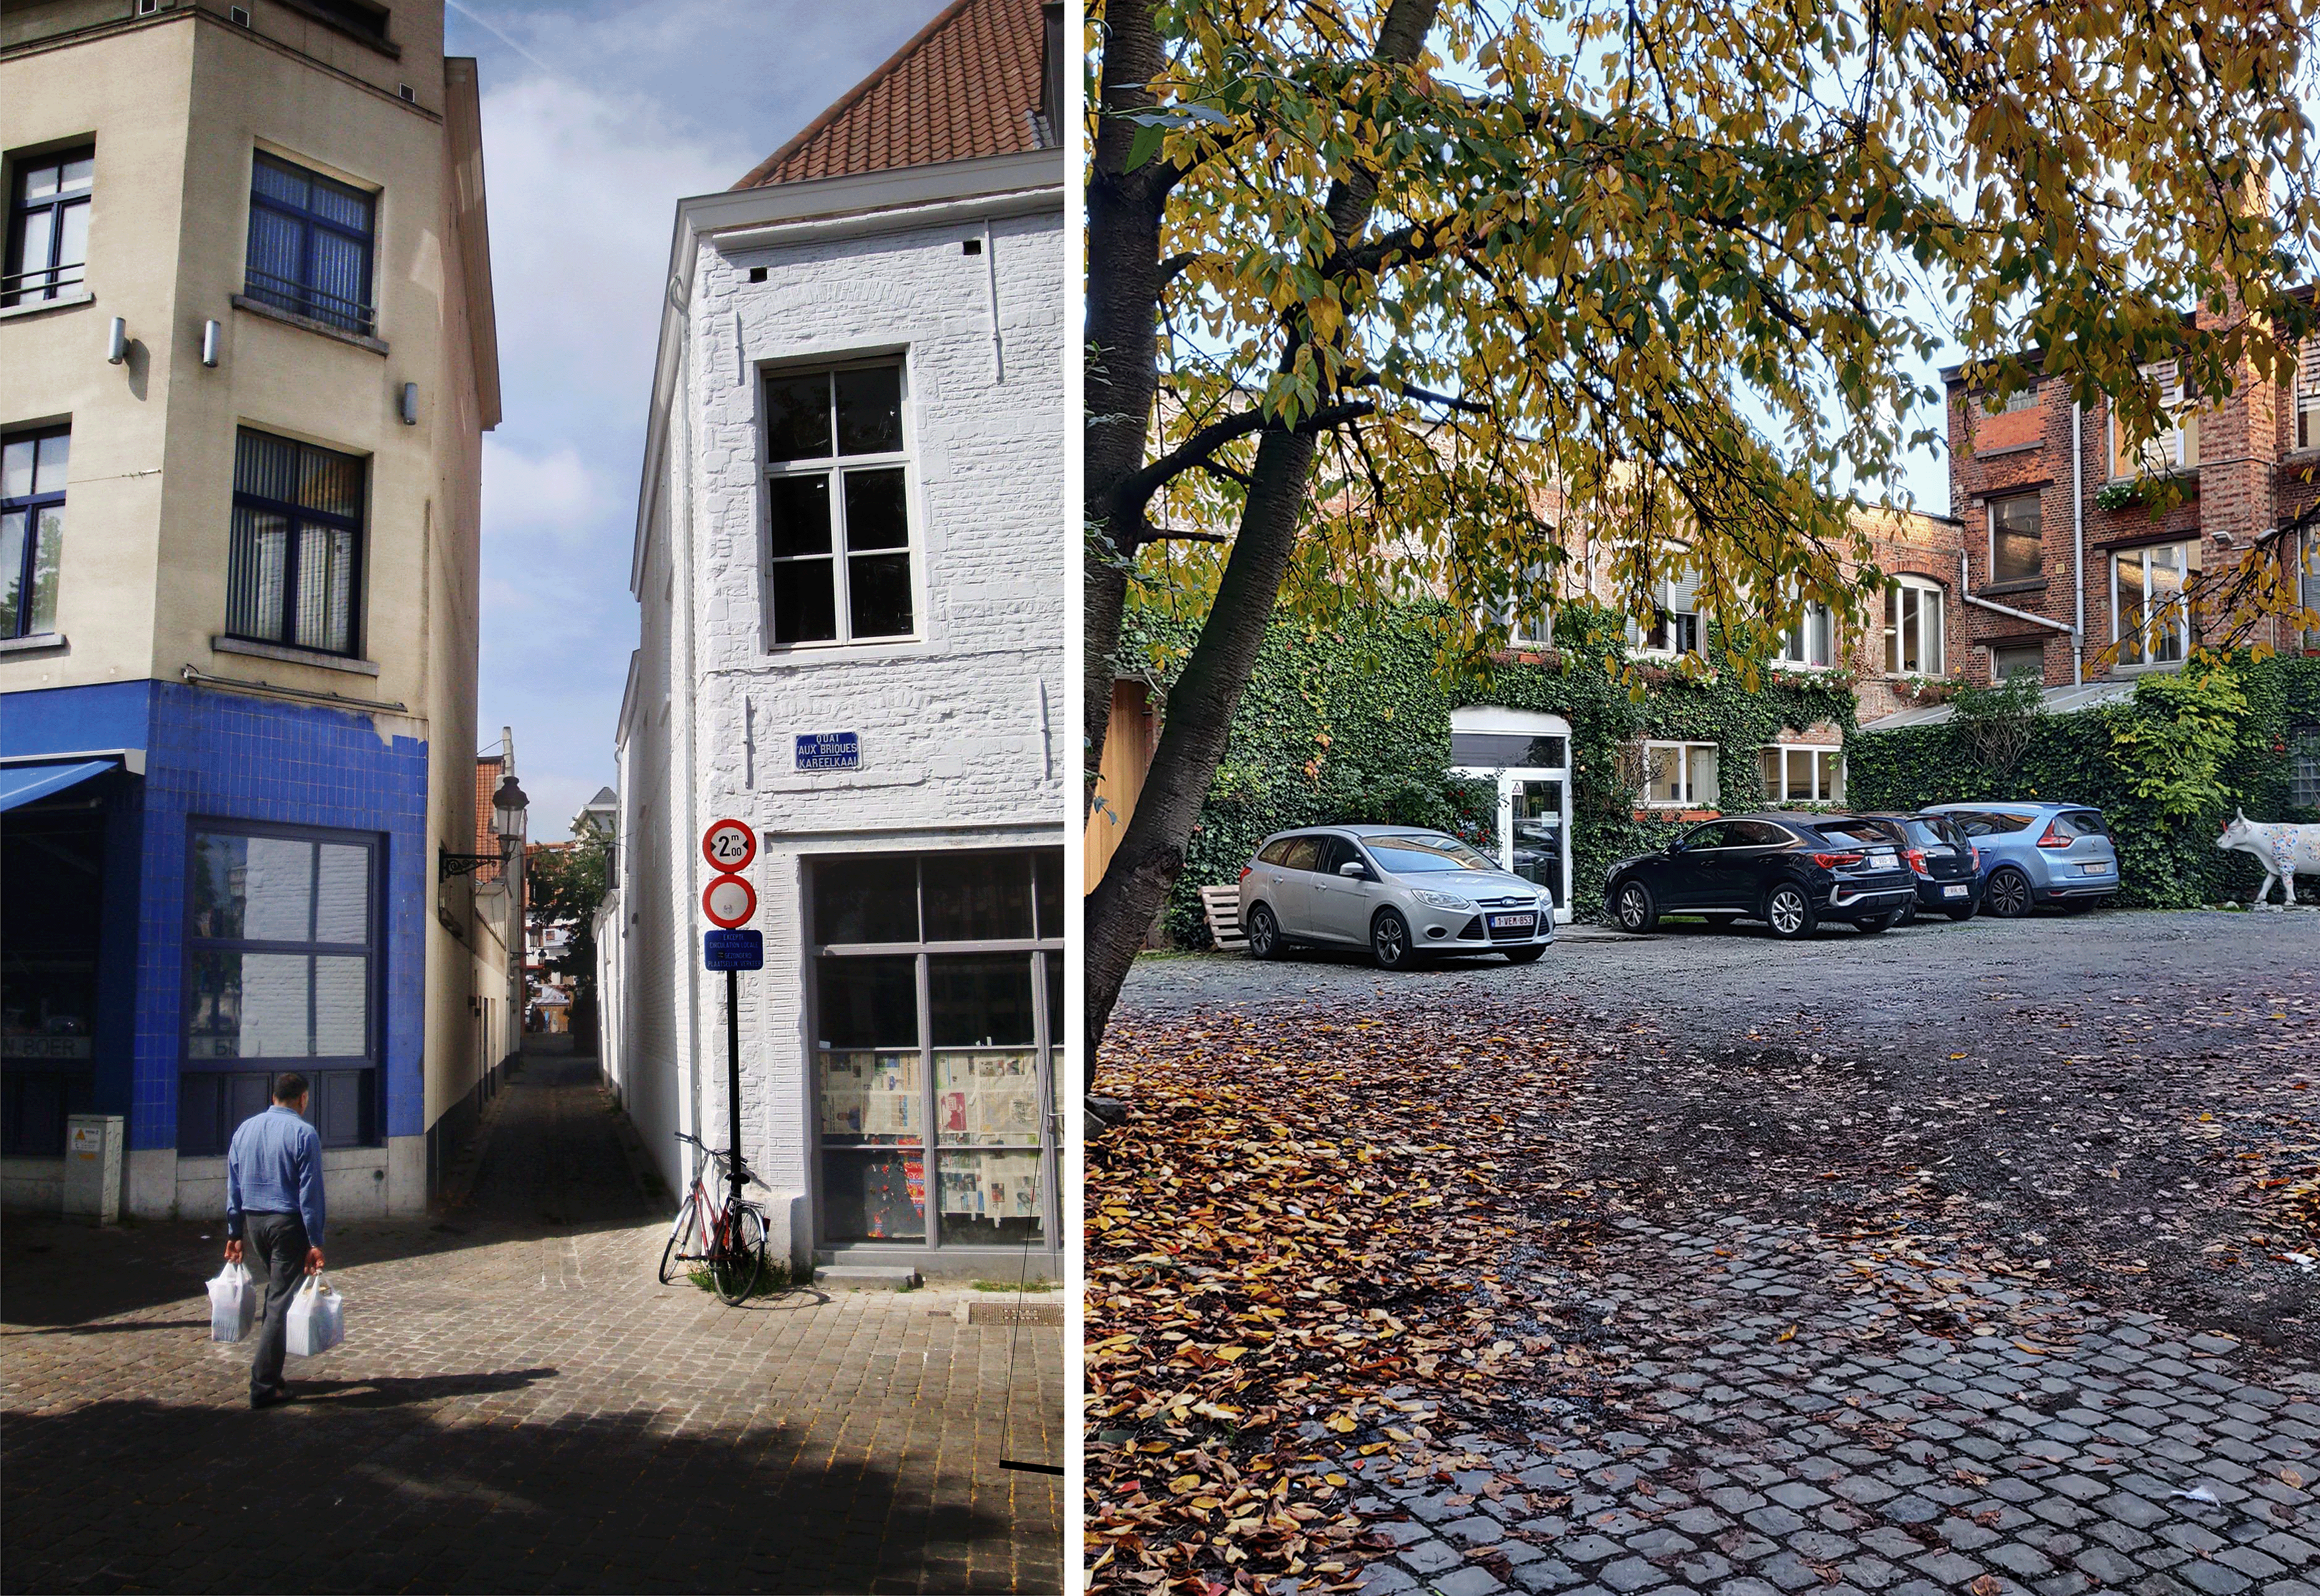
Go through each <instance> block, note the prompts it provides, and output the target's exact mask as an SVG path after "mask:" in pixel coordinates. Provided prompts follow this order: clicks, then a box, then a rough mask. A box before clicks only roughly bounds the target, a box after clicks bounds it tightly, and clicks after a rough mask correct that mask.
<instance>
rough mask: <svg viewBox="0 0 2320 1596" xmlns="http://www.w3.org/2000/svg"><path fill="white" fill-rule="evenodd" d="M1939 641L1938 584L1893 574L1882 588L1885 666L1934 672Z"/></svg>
mask: <svg viewBox="0 0 2320 1596" xmlns="http://www.w3.org/2000/svg"><path fill="white" fill-rule="evenodd" d="M2034 502H2035V501H2034ZM1942 645H1943V638H1942V590H1941V587H1940V585H1938V584H1936V583H1933V582H1928V581H1926V579H1925V578H1924V577H1922V576H1896V577H1895V578H1894V579H1893V584H1892V585H1891V586H1890V587H1888V588H1886V590H1885V669H1886V670H1887V671H1888V672H1889V673H1890V674H1891V675H1893V676H1940V675H1941V674H1942V670H1943V663H1942Z"/></svg>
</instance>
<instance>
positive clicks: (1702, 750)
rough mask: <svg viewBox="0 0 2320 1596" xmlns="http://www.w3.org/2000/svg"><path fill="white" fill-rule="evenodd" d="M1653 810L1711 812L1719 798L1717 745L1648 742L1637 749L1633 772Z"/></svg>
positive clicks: (1635, 749)
mask: <svg viewBox="0 0 2320 1596" xmlns="http://www.w3.org/2000/svg"><path fill="white" fill-rule="evenodd" d="M1630 774H1631V775H1632V777H1633V782H1634V785H1635V787H1636V789H1637V790H1638V791H1640V792H1641V793H1643V796H1644V803H1645V806H1646V807H1649V808H1653V809H1705V808H1712V807H1713V806H1714V805H1715V803H1716V802H1717V781H1716V745H1715V744H1714V743H1712V742H1646V743H1640V744H1636V745H1635V747H1634V748H1633V750H1632V766H1631V772H1630Z"/></svg>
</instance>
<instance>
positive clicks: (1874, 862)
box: [1869, 850, 1893, 870]
mask: <svg viewBox="0 0 2320 1596" xmlns="http://www.w3.org/2000/svg"><path fill="white" fill-rule="evenodd" d="M1869 863H1870V866H1871V868H1873V869H1878V870H1890V869H1891V868H1892V867H1893V856H1892V854H1890V852H1886V851H1883V850H1880V851H1879V852H1876V853H1873V854H1871V855H1870V856H1869Z"/></svg>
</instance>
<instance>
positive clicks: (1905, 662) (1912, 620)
mask: <svg viewBox="0 0 2320 1596" xmlns="http://www.w3.org/2000/svg"><path fill="white" fill-rule="evenodd" d="M1943 642H1944V639H1943V637H1942V586H1941V584H1940V583H1938V582H1929V581H1927V580H1926V578H1925V577H1923V576H1896V577H1894V578H1893V580H1892V584H1891V585H1890V586H1888V587H1887V588H1886V589H1885V669H1886V671H1887V672H1888V673H1889V674H1890V675H1892V676H1940V675H1941V674H1942V672H1943V670H1944V661H1943V653H1942V650H1943Z"/></svg>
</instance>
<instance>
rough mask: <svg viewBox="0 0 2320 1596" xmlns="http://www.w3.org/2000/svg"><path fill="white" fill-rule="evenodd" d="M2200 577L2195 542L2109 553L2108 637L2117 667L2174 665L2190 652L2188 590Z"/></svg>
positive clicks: (2194, 636) (2193, 630)
mask: <svg viewBox="0 0 2320 1596" xmlns="http://www.w3.org/2000/svg"><path fill="white" fill-rule="evenodd" d="M2198 576H2199V545H2198V543H2197V542H2187V543H2161V544H2156V545H2154V546H2152V547H2151V548H2148V549H2127V550H2125V551H2124V552H2123V553H2119V554H2114V555H2112V556H2111V558H2110V592H2111V637H2112V639H2114V640H2115V641H2116V643H2117V644H2118V662H2119V663H2120V664H2121V665H2173V664H2177V663H2180V661H2181V660H2182V659H2183V658H2184V657H2185V656H2187V655H2189V653H2190V651H2191V648H2192V645H2193V644H2194V643H2196V642H2197V641H2198V628H2197V627H2196V626H2195V625H2193V621H2194V619H2195V618H2194V617H2193V615H2192V613H2191V605H2190V603H2189V599H2188V598H2187V596H2186V594H2187V591H2188V589H2189V586H2190V585H2191V584H2192V583H2193V582H2196V581H2197V580H2198Z"/></svg>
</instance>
